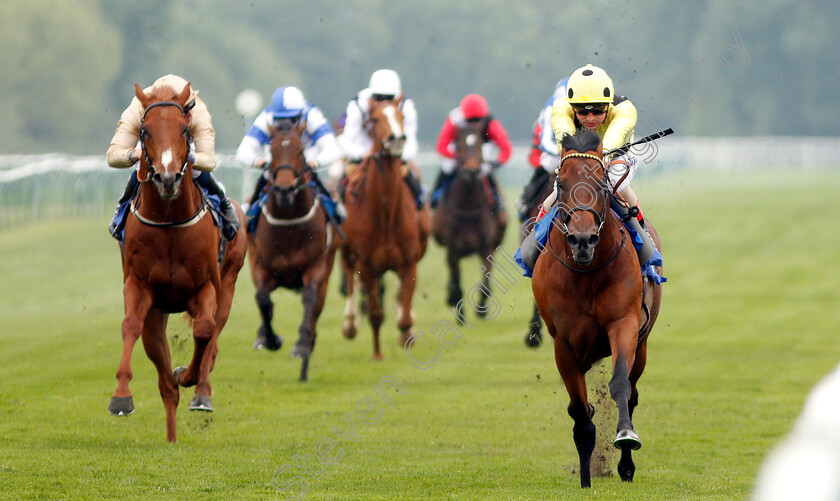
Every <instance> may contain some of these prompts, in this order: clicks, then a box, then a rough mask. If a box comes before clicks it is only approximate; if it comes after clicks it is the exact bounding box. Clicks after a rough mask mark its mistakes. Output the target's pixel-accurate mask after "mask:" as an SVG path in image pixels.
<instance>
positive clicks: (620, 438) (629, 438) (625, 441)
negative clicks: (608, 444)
mask: <svg viewBox="0 0 840 501" xmlns="http://www.w3.org/2000/svg"><path fill="white" fill-rule="evenodd" d="M613 445H615V447H616V449H622V450H624V449H630V450H634V451H637V450H639V449H641V448H642V441H641V440H640V439H639V436H638V435H636V432H635V431H633V430H621V431H619V432H618V434H617V435H616V436H615V440H613Z"/></svg>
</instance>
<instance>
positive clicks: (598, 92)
mask: <svg viewBox="0 0 840 501" xmlns="http://www.w3.org/2000/svg"><path fill="white" fill-rule="evenodd" d="M614 97H615V92H614V91H613V83H612V79H610V77H609V75H607V72H606V71H604V70H602V69H601V68H599V67H597V66H592V65H591V64H587V65H586V66H584V67H582V68H578V69H576V70H575V71H574V73H572V76H570V77H569V83H568V84H566V101H567V102H568V103H569V104H571V105H572V106H584V107H586V105H590V104H602V103H612V102H613V98H614Z"/></svg>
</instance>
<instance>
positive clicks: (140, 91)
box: [134, 83, 149, 108]
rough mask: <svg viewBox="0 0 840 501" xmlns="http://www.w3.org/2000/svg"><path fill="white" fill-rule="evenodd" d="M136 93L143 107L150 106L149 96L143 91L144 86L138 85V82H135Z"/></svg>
mask: <svg viewBox="0 0 840 501" xmlns="http://www.w3.org/2000/svg"><path fill="white" fill-rule="evenodd" d="M134 95H135V96H137V99H138V100H139V101H140V104H142V105H143V108H147V107H148V106H149V96H147V95H146V93H145V92H143V88H142V87H140V86H139V85H137V83H135V84H134Z"/></svg>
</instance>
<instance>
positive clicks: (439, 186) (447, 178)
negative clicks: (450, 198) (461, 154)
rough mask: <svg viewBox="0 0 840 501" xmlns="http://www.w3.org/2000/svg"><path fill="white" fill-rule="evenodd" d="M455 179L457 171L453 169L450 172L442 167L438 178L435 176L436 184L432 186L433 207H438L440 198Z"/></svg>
mask: <svg viewBox="0 0 840 501" xmlns="http://www.w3.org/2000/svg"><path fill="white" fill-rule="evenodd" d="M454 179H455V171H454V170H453V171H452V172H450V173H449V174H447V173H446V172H444V171H443V169H441V170H440V171H439V172H438V175H437V178H435V185H434V187H433V188H432V195H431V196H432V201H431V205H432V208H435V207H437V205H438V204H439V203H440V199H441V198H443V195H444V194H445V193H446V191H447V190H448V189H449V185H450V184H452V181H453V180H454Z"/></svg>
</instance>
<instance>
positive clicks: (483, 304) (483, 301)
mask: <svg viewBox="0 0 840 501" xmlns="http://www.w3.org/2000/svg"><path fill="white" fill-rule="evenodd" d="M483 255H484V268H483V269H484V276H483V278H482V281H481V284H482V285H483V287H482V289H481V297H480V298H479V300H478V309H477V310H476V311H475V313H476V314H477V315H478V316H479V317H482V318H483V317H486V316H487V313H488V311H487V300H488V299H489V298H490V296H489V292H490V271H491V270H492V269H493V260H492V259H491V257H492V256H493V249H489V250H485V251H484V254H483Z"/></svg>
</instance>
